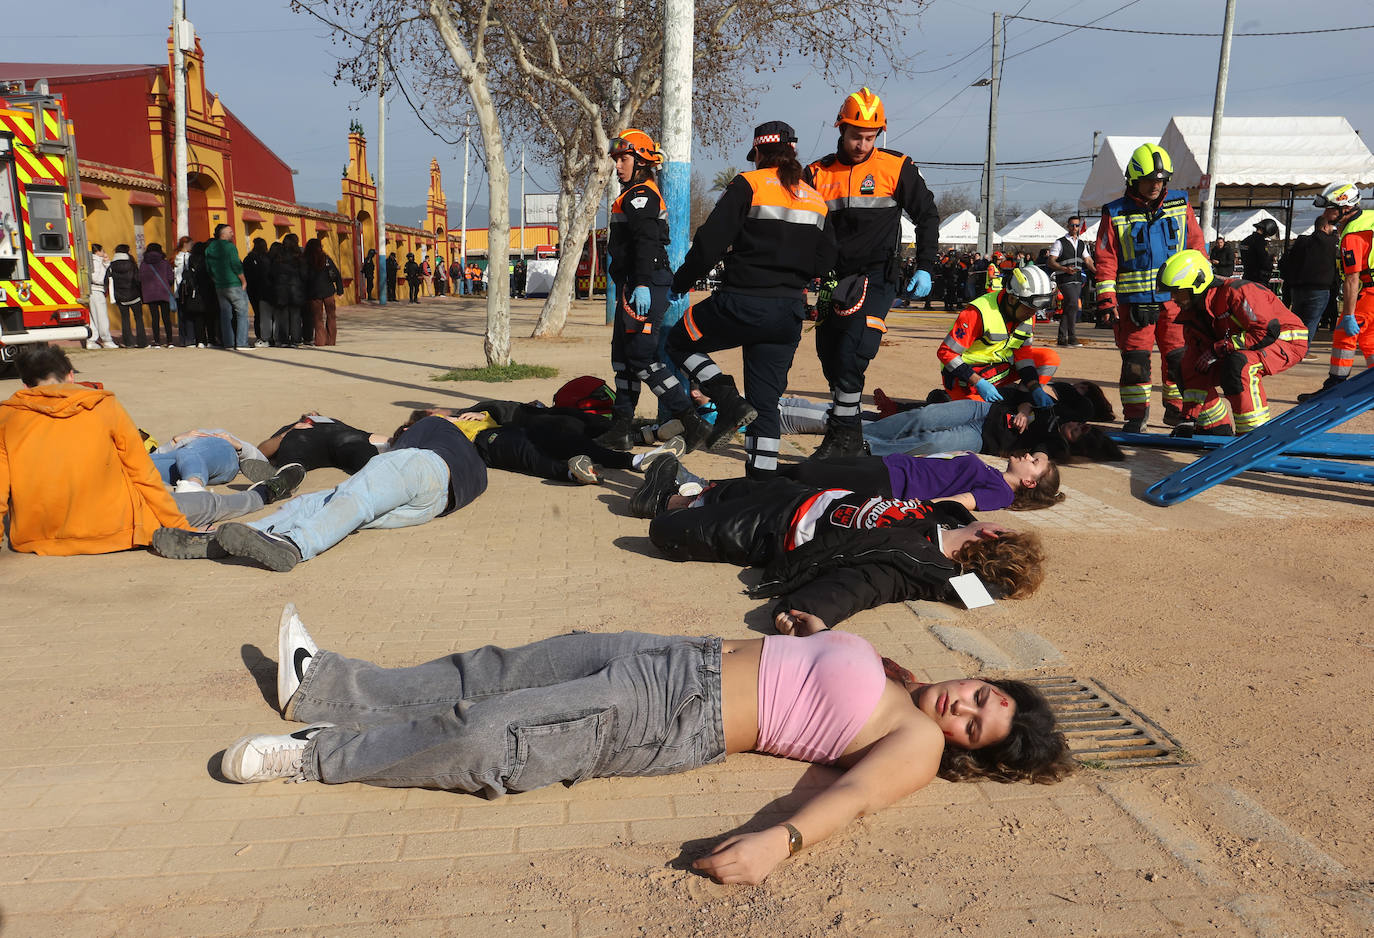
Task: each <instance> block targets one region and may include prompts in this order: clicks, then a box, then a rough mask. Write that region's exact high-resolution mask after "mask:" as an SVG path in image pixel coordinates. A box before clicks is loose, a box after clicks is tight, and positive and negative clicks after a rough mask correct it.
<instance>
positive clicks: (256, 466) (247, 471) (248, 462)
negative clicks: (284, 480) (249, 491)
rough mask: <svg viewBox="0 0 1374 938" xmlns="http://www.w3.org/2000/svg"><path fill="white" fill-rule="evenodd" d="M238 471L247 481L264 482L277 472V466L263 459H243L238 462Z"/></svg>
mask: <svg viewBox="0 0 1374 938" xmlns="http://www.w3.org/2000/svg"><path fill="white" fill-rule="evenodd" d="M239 472H242V473H243V475H244V478H246V479H247V480H248V481H249V482H266V481H267V480H268V479H270V478H272V476H273V475H275V474H276V472H277V467H276V466H274V465H272V464H271V463H270V462H268V461H267V460H265V459H245V460H242V461H241V462H240V463H239Z"/></svg>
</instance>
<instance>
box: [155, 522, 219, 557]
mask: <svg viewBox="0 0 1374 938" xmlns="http://www.w3.org/2000/svg"><path fill="white" fill-rule="evenodd" d="M152 547H153V553H155V554H157V555H158V556H159V557H166V558H168V559H169V560H205V559H207V558H208V559H210V560H217V559H219V558H220V557H223V556H225V553H224V548H222V547H220V546H219V544H217V543H215V532H213V531H187V530H184V529H182V528H158V529H157V530H156V531H154V532H153V544H152Z"/></svg>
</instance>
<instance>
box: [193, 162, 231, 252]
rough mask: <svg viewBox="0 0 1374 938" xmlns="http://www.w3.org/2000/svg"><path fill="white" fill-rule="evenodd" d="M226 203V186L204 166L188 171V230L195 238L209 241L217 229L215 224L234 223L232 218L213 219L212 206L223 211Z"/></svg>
mask: <svg viewBox="0 0 1374 938" xmlns="http://www.w3.org/2000/svg"><path fill="white" fill-rule="evenodd" d="M223 205H224V187H223V186H221V185H220V184H219V180H218V179H216V178H215V177H214V176H212V175H211V174H210V173H209V172H207V171H206V169H205V167H203V166H195V167H192V168H191V169H189V170H187V172H186V208H187V215H188V218H187V222H188V225H189V227H190V229H191V230H190V231H188V232H187V234H189V235H190V236H191V238H192V239H193V240H196V241H209V240H210V235H211V233H212V232H213V231H214V230H215V225H217V224H220V223H228V224H233V221H232V219H228V218H220V219H212V218H211V217H210V216H211V209H212V207H213V208H214V209H215V210H216V212H219V211H222V209H221V207H222V206H223Z"/></svg>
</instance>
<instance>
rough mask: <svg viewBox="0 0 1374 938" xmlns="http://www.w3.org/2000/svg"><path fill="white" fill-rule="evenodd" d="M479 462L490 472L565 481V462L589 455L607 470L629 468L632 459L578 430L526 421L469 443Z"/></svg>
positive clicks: (497, 429) (478, 435)
mask: <svg viewBox="0 0 1374 938" xmlns="http://www.w3.org/2000/svg"><path fill="white" fill-rule="evenodd" d="M472 442H473V445H474V446H476V447H477V453H478V455H480V456H481V457H482V462H484V463H486V464H487V466H489V467H490V468H492V469H502V470H505V471H506V472H519V473H523V474H524V475H530V476H538V477H539V478H541V479H555V480H558V481H561V482H566V481H568V460H569V459H571V458H572V457H574V456H582V455H586V456H590V457H591V458H592V461H593V462H595V463H597V464H598V465H602V466H605V467H607V468H609V469H629V468H630V467H631V464H632V460H633V456H631V455H630V454H629V453H619V452H616V451H615V450H610V449H606V448H605V447H604V446H597V445H596V443H594V442H592V440H591V439H590V438H589V437H588V436H587V435H586V434H585V433H584V432H582V430H580V429H577V430H573V429H571V428H568V427H560V426H558V425H557V424H555V423H552V422H550V423H544V422H542V421H526V422H525V423H524V425H523V426H519V427H512V426H506V427H493V428H492V429H490V430H483V431H482V432H481V433H478V434H477V437H476V438H475V439H474V440H473V441H472Z"/></svg>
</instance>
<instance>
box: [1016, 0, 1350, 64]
mask: <svg viewBox="0 0 1374 938" xmlns="http://www.w3.org/2000/svg"><path fill="white" fill-rule="evenodd" d="M1137 2H1138V0H1137ZM1127 6H1130V4H1127ZM1122 9H1124V7H1123V8H1122ZM1112 12H1113V13H1114V12H1116V11H1115V10H1113V11H1112ZM1107 15H1108V16H1110V15H1111V14H1110V13H1109V14H1107ZM1102 18H1103V17H1100V16H1099V17H1098V19H1099V20H1100V19H1102ZM1008 19H1014V20H1026V21H1027V22H1030V23H1044V24H1046V25H1049V26H1071V27H1073V29H1092V30H1096V31H1098V32H1104V33H1134V34H1135V35H1138V36H1180V37H1183V38H1187V39H1219V38H1220V37H1221V33H1171V32H1162V31H1160V30H1153V29H1120V28H1118V27H1114V26H1092V25H1089V23H1096V22H1097V20H1090V21H1089V23H1081V24H1080V23H1060V22H1058V21H1057V20H1038V19H1036V18H1035V17H1033V16H1010V17H1008ZM1360 29H1374V24H1370V25H1368V26H1336V27H1332V28H1330V29H1295V30H1291V31H1289V32H1275V33H1232V34H1231V35H1232V36H1233V37H1234V38H1236V39H1241V38H1246V39H1258V38H1262V37H1266V36H1315V35H1318V34H1321V33H1349V32H1355V31H1356V30H1360ZM1063 35H1068V33H1064V34H1063ZM1055 38H1056V39H1057V38H1059V37H1058V36H1056V37H1055ZM1031 48H1039V47H1038V46H1032V47H1031ZM1026 51H1027V52H1029V51H1030V49H1027V50H1026ZM1020 54H1021V53H1019V52H1018V53H1017V55H1020Z"/></svg>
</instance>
